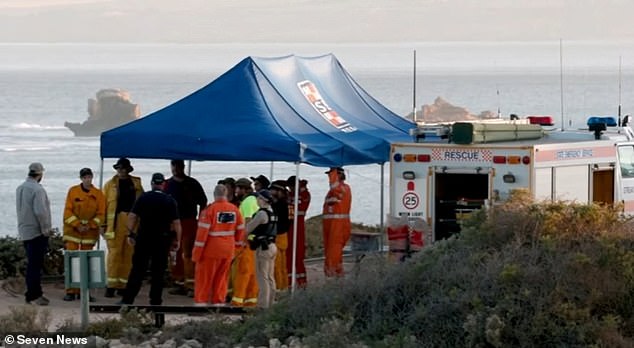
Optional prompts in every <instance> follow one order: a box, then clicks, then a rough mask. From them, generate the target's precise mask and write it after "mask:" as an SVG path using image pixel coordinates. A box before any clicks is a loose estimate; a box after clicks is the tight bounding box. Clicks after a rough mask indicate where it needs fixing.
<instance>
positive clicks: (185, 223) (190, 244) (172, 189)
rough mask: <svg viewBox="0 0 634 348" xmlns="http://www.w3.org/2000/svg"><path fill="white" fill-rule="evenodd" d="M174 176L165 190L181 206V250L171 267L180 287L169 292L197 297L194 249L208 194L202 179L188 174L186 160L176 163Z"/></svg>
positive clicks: (173, 162) (179, 211) (179, 208)
mask: <svg viewBox="0 0 634 348" xmlns="http://www.w3.org/2000/svg"><path fill="white" fill-rule="evenodd" d="M171 169H172V177H171V178H169V179H167V181H166V183H165V188H164V191H165V193H167V194H168V195H170V196H172V198H174V199H175V200H176V203H177V204H178V214H179V215H178V216H179V218H180V220H181V229H182V235H181V240H180V245H181V248H180V249H179V250H178V251H177V252H176V260H174V261H176V264H173V266H172V267H171V270H170V271H171V272H170V273H171V275H172V280H173V281H174V285H176V287H175V288H174V289H172V290H170V291H169V293H170V294H173V295H189V296H190V297H193V296H194V274H195V271H194V263H193V262H192V250H193V249H194V241H195V240H196V230H197V229H198V213H199V212H200V211H201V210H202V209H203V208H205V207H206V206H207V195H205V190H203V187H202V186H201V185H200V183H199V182H198V180H196V179H194V178H192V177H191V176H188V175H187V174H185V161H183V160H172V162H171Z"/></svg>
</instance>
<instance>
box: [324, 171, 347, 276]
mask: <svg viewBox="0 0 634 348" xmlns="http://www.w3.org/2000/svg"><path fill="white" fill-rule="evenodd" d="M326 174H328V182H329V184H330V190H329V191H328V194H326V199H325V201H324V209H323V214H324V215H323V233H324V254H325V261H324V272H325V273H326V276H327V277H335V276H337V277H341V276H343V247H344V246H345V245H346V243H347V242H348V240H349V239H350V234H351V223H350V206H351V203H352V192H351V190H350V186H348V184H346V183H345V181H344V180H345V179H346V174H345V172H344V170H343V168H341V167H331V168H330V169H329V170H328V171H327V172H326Z"/></svg>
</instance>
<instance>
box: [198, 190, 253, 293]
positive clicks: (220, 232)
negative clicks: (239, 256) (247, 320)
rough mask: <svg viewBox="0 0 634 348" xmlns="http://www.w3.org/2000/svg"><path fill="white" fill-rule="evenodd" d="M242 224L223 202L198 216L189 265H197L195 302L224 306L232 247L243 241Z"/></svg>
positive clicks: (238, 214) (230, 204)
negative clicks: (191, 263)
mask: <svg viewBox="0 0 634 348" xmlns="http://www.w3.org/2000/svg"><path fill="white" fill-rule="evenodd" d="M244 238H245V236H244V220H243V219H242V215H241V214H240V211H239V210H238V208H237V207H236V206H235V205H233V204H232V203H229V202H228V201H227V200H226V199H225V198H221V199H217V200H216V201H215V202H213V203H211V204H209V205H208V206H207V207H206V208H205V209H204V210H203V211H202V212H201V214H200V218H199V219H198V230H197V231H196V241H195V242H194V249H193V251H192V261H193V262H195V263H196V267H195V269H196V275H195V282H194V284H195V289H194V302H195V303H212V304H216V303H224V302H225V299H226V296H227V280H228V278H229V270H230V269H231V260H232V259H233V256H234V252H235V245H237V244H239V243H242V241H243V240H244Z"/></svg>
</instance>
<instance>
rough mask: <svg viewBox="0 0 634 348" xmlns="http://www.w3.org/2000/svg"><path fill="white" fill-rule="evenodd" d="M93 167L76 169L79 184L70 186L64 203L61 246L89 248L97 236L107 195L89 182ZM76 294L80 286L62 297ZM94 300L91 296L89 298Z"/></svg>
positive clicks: (70, 297) (103, 215)
mask: <svg viewBox="0 0 634 348" xmlns="http://www.w3.org/2000/svg"><path fill="white" fill-rule="evenodd" d="M92 178H93V174H92V170H91V169H90V168H82V169H81V170H80V171H79V179H80V180H81V183H80V184H79V185H75V186H72V187H71V188H70V189H69V190H68V194H67V195H66V205H65V206H64V236H63V237H62V240H63V241H64V248H65V249H66V250H92V248H93V247H94V246H95V244H97V240H98V239H99V227H100V226H101V224H102V223H103V222H104V219H105V216H106V199H105V197H104V195H103V193H102V192H101V191H100V190H99V189H98V188H96V187H95V186H93V184H92ZM78 298H79V289H77V288H68V289H66V296H64V301H74V300H75V299H78ZM90 300H91V301H92V302H94V298H92V297H91V298H90Z"/></svg>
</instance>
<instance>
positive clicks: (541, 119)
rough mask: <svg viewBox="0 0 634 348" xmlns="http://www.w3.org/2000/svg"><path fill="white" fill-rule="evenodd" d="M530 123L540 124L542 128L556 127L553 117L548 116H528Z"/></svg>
mask: <svg viewBox="0 0 634 348" xmlns="http://www.w3.org/2000/svg"><path fill="white" fill-rule="evenodd" d="M526 118H527V119H528V123H530V124H538V125H540V126H554V125H555V122H554V121H553V117H552V116H548V115H533V116H527V117H526Z"/></svg>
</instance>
